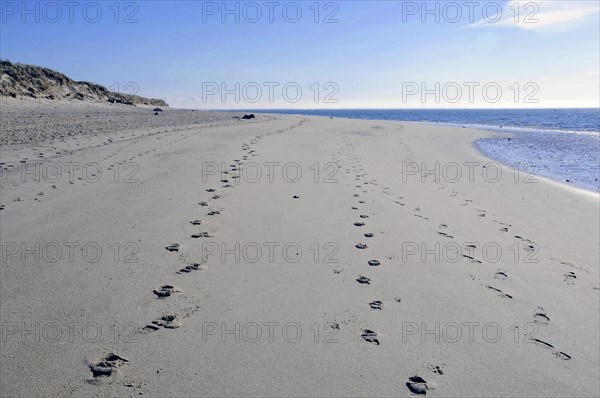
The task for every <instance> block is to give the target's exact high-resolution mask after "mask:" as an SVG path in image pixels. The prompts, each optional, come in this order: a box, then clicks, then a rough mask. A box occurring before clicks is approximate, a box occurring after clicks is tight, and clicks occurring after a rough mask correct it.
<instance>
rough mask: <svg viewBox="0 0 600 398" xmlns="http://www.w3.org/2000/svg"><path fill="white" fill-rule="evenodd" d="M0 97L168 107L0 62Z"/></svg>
mask: <svg viewBox="0 0 600 398" xmlns="http://www.w3.org/2000/svg"><path fill="white" fill-rule="evenodd" d="M0 95H1V96H7V97H13V98H19V97H29V98H36V99H45V100H49V101H54V100H65V99H66V100H75V101H107V102H111V103H119V104H126V105H154V106H169V105H168V104H167V103H166V102H165V101H163V100H161V99H149V98H144V97H140V96H138V95H133V94H125V93H117V92H114V91H110V90H108V89H107V88H106V87H103V86H101V85H99V84H96V83H90V82H83V81H80V82H78V81H74V80H72V79H70V78H69V77H67V76H65V75H64V74H62V73H60V72H57V71H54V70H52V69H48V68H43V67H41V66H35V65H24V64H14V63H12V62H10V61H3V60H0Z"/></svg>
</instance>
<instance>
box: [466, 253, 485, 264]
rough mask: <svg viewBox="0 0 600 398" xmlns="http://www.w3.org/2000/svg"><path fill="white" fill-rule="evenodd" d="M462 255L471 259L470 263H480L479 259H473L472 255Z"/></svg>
mask: <svg viewBox="0 0 600 398" xmlns="http://www.w3.org/2000/svg"><path fill="white" fill-rule="evenodd" d="M463 257H465V258H468V259H469V260H471V262H472V263H478V264H481V261H479V260H475V258H474V257H471V256H467V255H466V254H463Z"/></svg>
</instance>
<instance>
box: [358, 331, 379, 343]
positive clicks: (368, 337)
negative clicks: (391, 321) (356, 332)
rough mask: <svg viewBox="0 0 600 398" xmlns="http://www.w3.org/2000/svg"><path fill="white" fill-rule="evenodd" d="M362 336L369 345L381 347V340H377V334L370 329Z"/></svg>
mask: <svg viewBox="0 0 600 398" xmlns="http://www.w3.org/2000/svg"><path fill="white" fill-rule="evenodd" d="M360 336H361V337H362V338H363V340H364V341H366V342H368V343H372V344H375V345H379V339H377V332H374V331H372V330H370V329H364V330H363V333H362V334H361V335H360Z"/></svg>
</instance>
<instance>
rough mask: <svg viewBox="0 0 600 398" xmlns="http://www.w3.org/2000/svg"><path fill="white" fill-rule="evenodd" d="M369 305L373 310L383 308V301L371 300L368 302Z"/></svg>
mask: <svg viewBox="0 0 600 398" xmlns="http://www.w3.org/2000/svg"><path fill="white" fill-rule="evenodd" d="M369 306H370V307H371V309H373V310H381V309H383V303H382V302H381V301H379V300H375V301H371V302H370V303H369Z"/></svg>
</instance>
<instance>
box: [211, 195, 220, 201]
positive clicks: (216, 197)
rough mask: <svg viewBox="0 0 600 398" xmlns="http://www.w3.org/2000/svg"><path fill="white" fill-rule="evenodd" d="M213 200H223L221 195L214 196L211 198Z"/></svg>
mask: <svg viewBox="0 0 600 398" xmlns="http://www.w3.org/2000/svg"><path fill="white" fill-rule="evenodd" d="M211 199H213V200H217V199H221V196H220V195H214V196H213V197H211Z"/></svg>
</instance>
